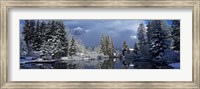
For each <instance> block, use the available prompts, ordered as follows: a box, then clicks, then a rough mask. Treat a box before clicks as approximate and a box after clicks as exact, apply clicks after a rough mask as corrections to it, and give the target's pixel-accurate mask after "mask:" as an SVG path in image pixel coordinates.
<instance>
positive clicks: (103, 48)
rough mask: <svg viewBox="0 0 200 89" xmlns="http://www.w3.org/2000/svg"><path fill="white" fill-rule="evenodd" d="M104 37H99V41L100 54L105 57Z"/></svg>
mask: <svg viewBox="0 0 200 89" xmlns="http://www.w3.org/2000/svg"><path fill="white" fill-rule="evenodd" d="M105 46H106V45H105V36H104V34H102V35H101V39H100V53H102V54H104V55H105V50H106V47H105Z"/></svg>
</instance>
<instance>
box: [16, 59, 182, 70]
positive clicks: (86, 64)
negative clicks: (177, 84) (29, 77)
mask: <svg viewBox="0 0 200 89" xmlns="http://www.w3.org/2000/svg"><path fill="white" fill-rule="evenodd" d="M161 63H162V64H161ZM175 66H178V67H177V68H176V69H180V63H178V65H175ZM20 69H173V67H171V66H169V65H168V64H165V63H163V62H152V61H148V60H134V59H120V58H104V59H93V60H92V59H91V60H64V61H58V62H53V63H26V64H25V63H23V62H22V63H21V64H20Z"/></svg>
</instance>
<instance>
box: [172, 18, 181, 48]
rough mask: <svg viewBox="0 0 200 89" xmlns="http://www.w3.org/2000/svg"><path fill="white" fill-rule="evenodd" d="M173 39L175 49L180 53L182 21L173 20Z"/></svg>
mask: <svg viewBox="0 0 200 89" xmlns="http://www.w3.org/2000/svg"><path fill="white" fill-rule="evenodd" d="M171 28H172V33H171V34H172V38H173V49H174V50H175V51H180V20H173V21H172V24H171Z"/></svg>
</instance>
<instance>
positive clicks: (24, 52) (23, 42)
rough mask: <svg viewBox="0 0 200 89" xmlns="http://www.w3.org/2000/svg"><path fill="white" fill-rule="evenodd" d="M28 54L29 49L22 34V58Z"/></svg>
mask: <svg viewBox="0 0 200 89" xmlns="http://www.w3.org/2000/svg"><path fill="white" fill-rule="evenodd" d="M26 54H27V47H26V43H25V41H24V35H23V34H21V33H20V57H22V56H26Z"/></svg>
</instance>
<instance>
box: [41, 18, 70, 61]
mask: <svg viewBox="0 0 200 89" xmlns="http://www.w3.org/2000/svg"><path fill="white" fill-rule="evenodd" d="M42 24H43V25H42ZM42 26H43V27H44V29H45V30H44V33H43V34H44V35H43V36H44V37H43V39H44V42H43V45H42V47H41V51H43V53H44V55H46V56H51V57H50V58H60V57H61V56H67V54H68V40H67V36H66V34H67V33H66V31H65V27H64V24H63V22H62V21H58V20H52V21H48V23H47V24H46V26H45V25H44V23H41V30H42V29H43V27H42ZM46 46H49V47H46ZM51 47H54V49H55V50H54V49H52V48H51ZM56 49H57V50H56ZM50 50H51V51H50ZM48 51H49V52H48ZM47 54H48V55H47Z"/></svg>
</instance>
